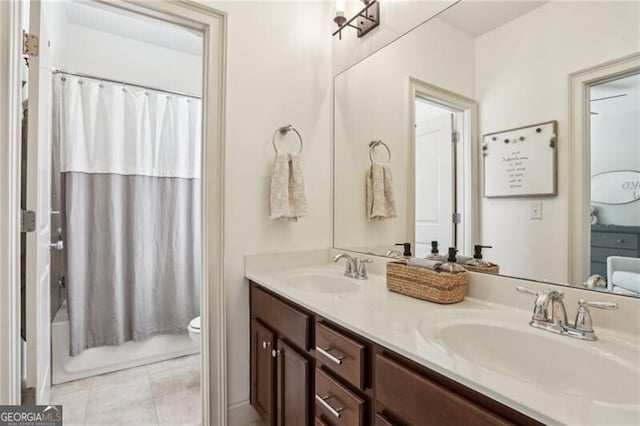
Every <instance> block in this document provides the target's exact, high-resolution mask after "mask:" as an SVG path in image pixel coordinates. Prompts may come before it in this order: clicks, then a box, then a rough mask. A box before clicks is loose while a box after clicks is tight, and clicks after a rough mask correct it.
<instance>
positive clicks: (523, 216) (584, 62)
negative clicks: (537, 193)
mask: <svg viewBox="0 0 640 426" xmlns="http://www.w3.org/2000/svg"><path fill="white" fill-rule="evenodd" d="M639 8H640V3H638V2H563V1H554V2H551V3H548V4H546V5H544V6H541V7H539V8H537V9H534V10H533V11H531V12H530V13H527V14H526V15H523V16H521V17H520V18H517V19H515V20H513V21H511V22H508V23H507V24H505V25H503V26H501V27H498V28H497V29H495V30H493V31H491V32H489V33H486V34H484V35H482V36H480V37H478V39H477V43H476V70H477V75H476V99H477V100H478V101H479V103H480V117H481V124H480V125H481V134H485V133H489V132H494V131H499V130H504V129H509V128H513V127H519V126H523V125H527V124H534V123H539V122H543V121H549V120H558V196H557V197H553V198H545V199H543V200H542V203H543V209H542V212H543V219H542V220H530V219H529V217H530V208H531V203H532V202H533V201H534V200H533V199H491V200H489V199H483V202H482V208H481V236H482V237H481V239H482V242H483V243H485V244H489V245H492V246H493V247H494V249H493V250H491V259H490V260H492V261H495V262H497V263H499V264H500V269H501V273H504V274H507V275H515V276H520V277H527V278H534V279H540V280H543V279H549V280H552V281H556V282H567V280H568V265H567V250H568V231H567V229H568V213H567V212H568V207H569V206H568V203H569V196H570V191H571V188H569V186H568V179H569V175H570V167H571V163H570V161H571V160H570V158H569V155H570V152H569V144H570V141H569V135H568V130H569V122H568V75H569V74H570V73H572V72H575V71H579V70H581V69H584V68H587V67H591V66H594V65H597V64H600V63H603V62H606V61H609V60H613V59H616V58H620V57H622V56H625V55H629V54H631V53H633V52H637V51H638V50H640V37H639V36H638V35H639V34H640V28H639V26H638V22H639V20H638V14H639V13H640V10H639ZM538 201H539V200H538ZM514 241H519V242H522V243H520V244H514ZM536 260H537V261H536ZM540 262H544V267H541V263H540Z"/></svg>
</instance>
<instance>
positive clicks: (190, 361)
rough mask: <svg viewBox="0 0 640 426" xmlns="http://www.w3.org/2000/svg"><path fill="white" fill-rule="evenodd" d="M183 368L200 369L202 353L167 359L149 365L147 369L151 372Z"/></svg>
mask: <svg viewBox="0 0 640 426" xmlns="http://www.w3.org/2000/svg"><path fill="white" fill-rule="evenodd" d="M182 368H197V369H200V354H196V355H187V356H182V357H180V358H173V359H168V360H166V361H160V362H155V363H153V364H149V365H147V371H148V372H149V374H153V373H157V372H159V371H166V370H174V369H182Z"/></svg>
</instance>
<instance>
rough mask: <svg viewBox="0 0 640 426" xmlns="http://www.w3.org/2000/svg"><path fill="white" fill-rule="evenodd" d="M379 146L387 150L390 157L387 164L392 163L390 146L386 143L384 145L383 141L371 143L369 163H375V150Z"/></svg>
mask: <svg viewBox="0 0 640 426" xmlns="http://www.w3.org/2000/svg"><path fill="white" fill-rule="evenodd" d="M378 145H382V146H384V147H385V148H386V149H387V154H388V155H389V159H388V160H387V162H388V163H390V162H391V150H390V149H389V145H387V144H386V143H384V142H382V141H371V142H369V161H371V163H373V150H374V149H375V148H376V147H377V146H378Z"/></svg>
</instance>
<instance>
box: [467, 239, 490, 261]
mask: <svg viewBox="0 0 640 426" xmlns="http://www.w3.org/2000/svg"><path fill="white" fill-rule="evenodd" d="M483 248H493V247H492V246H483V245H480V244H476V245H474V246H473V259H471V260H470V261H468V262H467V263H466V264H467V265H469V266H491V263H489V262H487V261H486V260H483V259H482V249H483Z"/></svg>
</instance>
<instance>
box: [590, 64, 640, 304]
mask: <svg viewBox="0 0 640 426" xmlns="http://www.w3.org/2000/svg"><path fill="white" fill-rule="evenodd" d="M589 92H590V111H589V113H590V115H591V120H590V121H591V122H590V124H591V135H590V140H591V259H590V260H591V277H592V278H591V279H590V280H588V284H587V285H588V286H593V287H594V288H596V289H603V290H604V289H606V290H609V291H613V292H615V293H621V294H627V295H634V296H638V295H639V294H640V251H639V250H640V247H639V244H640V120H639V119H640V73H635V74H632V75H627V76H622V77H619V78H616V79H613V80H609V81H606V82H604V83H599V84H594V85H592V86H591V87H590V91H589Z"/></svg>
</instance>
